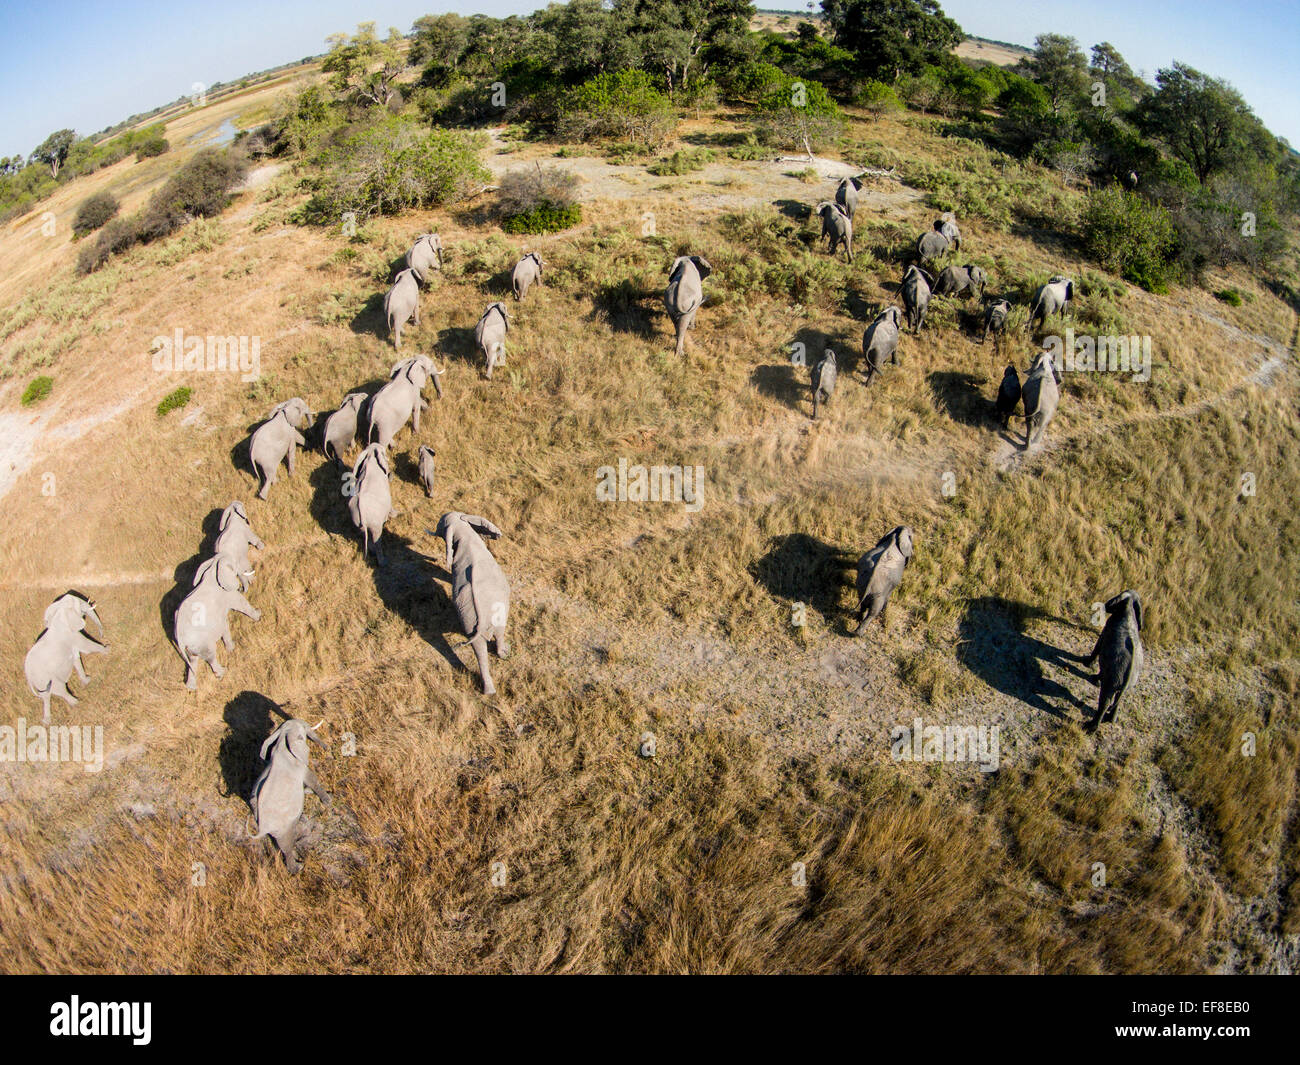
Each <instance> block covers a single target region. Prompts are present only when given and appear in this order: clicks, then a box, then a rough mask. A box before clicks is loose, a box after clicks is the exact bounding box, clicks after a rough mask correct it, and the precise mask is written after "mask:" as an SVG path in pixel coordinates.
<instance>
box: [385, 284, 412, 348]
mask: <svg viewBox="0 0 1300 1065" xmlns="http://www.w3.org/2000/svg"><path fill="white" fill-rule="evenodd" d="M417 278H418V275H417V274H416V272H415V271H414V270H412V269H411V268H410V267H409V266H408V267H407V268H406V269H405V270H403V271H401V272H400V273H399V274H398V275H397V277H396V279H395V280H394V281H393V287H392V288H390V289H389V290H388V293H387V294H386V295H385V296H384V321H385V322H387V323H388V335H389V336H391V337H392V338H393V347H395V348H398V349H400V348H401V346H402V327H403V326H404V325H406V323H407V322H408V321H410V320H411V319H412V318H414V320H415V324H416V325H419V324H420V286H419V284H418V283H417Z"/></svg>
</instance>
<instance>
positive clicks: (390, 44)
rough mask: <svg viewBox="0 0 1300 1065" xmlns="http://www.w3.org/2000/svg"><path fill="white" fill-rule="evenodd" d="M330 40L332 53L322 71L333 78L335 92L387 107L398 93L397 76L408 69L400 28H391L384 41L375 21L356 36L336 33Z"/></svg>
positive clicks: (362, 25)
mask: <svg viewBox="0 0 1300 1065" xmlns="http://www.w3.org/2000/svg"><path fill="white" fill-rule="evenodd" d="M326 40H327V41H328V42H329V44H330V51H329V54H328V55H326V57H325V61H324V62H323V63H322V64H321V70H323V71H325V72H326V73H327V74H332V75H333V78H332V79H331V85H332V87H333V88H334V91H335V92H337V93H339V94H340V95H342V94H344V93H347V92H349V91H351V92H352V93H353V94H354V95H355V96H356V97H357V98H358V99H359V100H364V101H366V102H368V103H372V104H374V105H376V106H377V107H387V106H388V102H389V101H390V100H391V99H392V98H393V94H394V93H395V92H396V91H397V86H396V81H397V76H398V75H399V74H401V72H402V71H403V70H404V69H405V68H406V60H405V59H404V58H403V56H402V35H401V33H400V32H399V31H398V30H397V28H396V27H389V30H388V36H387V37H386V38H384V39H383V40H380V39H379V37H378V35H377V34H376V33H375V24H374V23H373V22H361V23H358V24H357V32H356V34H355V35H353V36H352V37H348V35H347V34H345V33H334V34H331V35H330V36H329V37H327V38H326Z"/></svg>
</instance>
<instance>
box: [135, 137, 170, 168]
mask: <svg viewBox="0 0 1300 1065" xmlns="http://www.w3.org/2000/svg"><path fill="white" fill-rule="evenodd" d="M170 150H171V145H170V144H168V143H167V138H166V137H164V136H162V135H161V134H159V135H157V136H154V137H149V138H148V139H147V140H144V141H141V142H140V143H139V144H137V145H136V149H135V158H136V161H137V162H139V161H140V160H141V159H151V158H153V157H154V156H155V155H162V154H163V153H164V152H167V151H170Z"/></svg>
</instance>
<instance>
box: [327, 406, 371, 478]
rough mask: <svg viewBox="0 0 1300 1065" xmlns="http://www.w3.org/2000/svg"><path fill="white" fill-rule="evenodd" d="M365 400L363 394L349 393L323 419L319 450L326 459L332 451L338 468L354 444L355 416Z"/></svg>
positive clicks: (355, 432) (355, 437)
mask: <svg viewBox="0 0 1300 1065" xmlns="http://www.w3.org/2000/svg"><path fill="white" fill-rule="evenodd" d="M367 398H368V397H367V396H366V394H365V393H364V392H349V393H348V394H347V395H346V396H344V397H343V402H342V404H340V406H339V409H338V410H336V411H335V412H334V413H333V414H331V415H330V416H329V417H328V418H326V419H325V425H324V427H323V431H322V432H321V447H320V449H321V451H322V452H324V454H325V457H326V458H329V457H330V452H331V451H333V452H334V456H333V458H334V462H335V463H336V464H337V465H338V466H340V467H342V465H343V456H344V454H346V453H347V451H348V450H350V449H351V447H352V445H353V444H354V443H356V439H357V415H358V413H359V412H360V410H361V405H362V404H363V403H365V401H366V399H367Z"/></svg>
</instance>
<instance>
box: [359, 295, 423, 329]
mask: <svg viewBox="0 0 1300 1065" xmlns="http://www.w3.org/2000/svg"><path fill="white" fill-rule="evenodd" d="M386 295H387V293H385V292H375V293H372V294H371V296H370V298H369V299H368V300H366V302H365V304H364V305H363V306H362V308H361V310H359V311H357V313H356V315H355V316H354V317H353V319H352V321H351V323H350V325H351V328H352V332H354V333H357V334H361V335H364V334H367V333H369V334H373V335H374V336H377V337H379V338H380V339H381V340H382V339H384V338H386V337H387V336H388V319H387V318H386V317H384V297H385V296H386ZM405 328H406V329H408V330H409V329H416V328H418V326H415V325H413V324H412V323H410V322H408V323H407V325H406V326H405Z"/></svg>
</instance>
